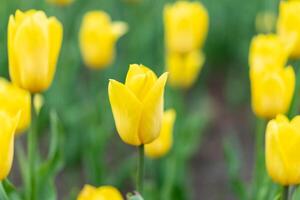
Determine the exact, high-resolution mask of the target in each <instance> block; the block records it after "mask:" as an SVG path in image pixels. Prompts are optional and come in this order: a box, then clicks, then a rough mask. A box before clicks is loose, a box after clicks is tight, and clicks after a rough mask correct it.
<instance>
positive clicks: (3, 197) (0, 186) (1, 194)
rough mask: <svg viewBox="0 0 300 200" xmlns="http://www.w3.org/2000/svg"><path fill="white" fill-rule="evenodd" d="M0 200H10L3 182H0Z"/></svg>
mask: <svg viewBox="0 0 300 200" xmlns="http://www.w3.org/2000/svg"><path fill="white" fill-rule="evenodd" d="M0 199H1V200H9V198H8V196H7V194H6V192H5V189H4V187H3V184H2V182H1V181H0Z"/></svg>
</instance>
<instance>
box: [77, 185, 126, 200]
mask: <svg viewBox="0 0 300 200" xmlns="http://www.w3.org/2000/svg"><path fill="white" fill-rule="evenodd" d="M77 200H123V197H122V195H121V193H120V192H119V191H118V190H117V189H116V188H114V187H112V186H102V187H99V188H95V187H93V186H91V185H85V186H84V188H83V189H82V191H81V192H80V194H79V195H78V197H77Z"/></svg>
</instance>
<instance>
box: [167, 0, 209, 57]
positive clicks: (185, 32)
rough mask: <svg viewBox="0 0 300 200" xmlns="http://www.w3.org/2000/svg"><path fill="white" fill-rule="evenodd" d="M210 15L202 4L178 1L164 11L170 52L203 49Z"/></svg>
mask: <svg viewBox="0 0 300 200" xmlns="http://www.w3.org/2000/svg"><path fill="white" fill-rule="evenodd" d="M208 20H209V17H208V13H207V10H206V8H205V7H204V6H203V5H202V4H201V3H200V2H188V1H178V2H176V3H175V4H173V5H170V4H169V5H166V6H165V9H164V26H165V41H166V46H167V49H168V51H173V52H180V53H184V52H188V51H191V50H194V49H197V48H202V46H203V43H204V41H205V39H206V35H207V32H208Z"/></svg>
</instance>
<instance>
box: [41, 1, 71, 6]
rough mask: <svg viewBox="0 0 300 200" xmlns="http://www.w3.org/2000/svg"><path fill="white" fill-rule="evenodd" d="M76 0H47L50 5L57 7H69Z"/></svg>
mask: <svg viewBox="0 0 300 200" xmlns="http://www.w3.org/2000/svg"><path fill="white" fill-rule="evenodd" d="M73 1H74V0H47V2H48V3H50V4H53V5H57V6H67V5H70V4H71V3H73Z"/></svg>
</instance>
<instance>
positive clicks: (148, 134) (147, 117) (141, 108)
mask: <svg viewBox="0 0 300 200" xmlns="http://www.w3.org/2000/svg"><path fill="white" fill-rule="evenodd" d="M167 77H168V74H167V73H164V74H163V75H161V76H160V77H159V78H157V76H156V75H155V74H154V72H153V71H151V70H150V69H149V68H147V67H145V66H143V65H137V64H132V65H130V68H129V71H128V73H127V77H126V81H125V84H122V83H120V82H118V81H115V80H110V81H109V86H108V94H109V100H110V104H111V108H112V111H113V116H114V119H115V124H116V127H117V131H118V133H119V135H120V137H121V139H122V140H123V141H124V142H125V143H127V144H131V145H136V146H139V145H141V144H148V143H150V142H152V141H153V140H155V139H156V138H157V137H158V136H159V132H160V129H161V123H162V116H163V110H164V89H165V84H166V81H167Z"/></svg>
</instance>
